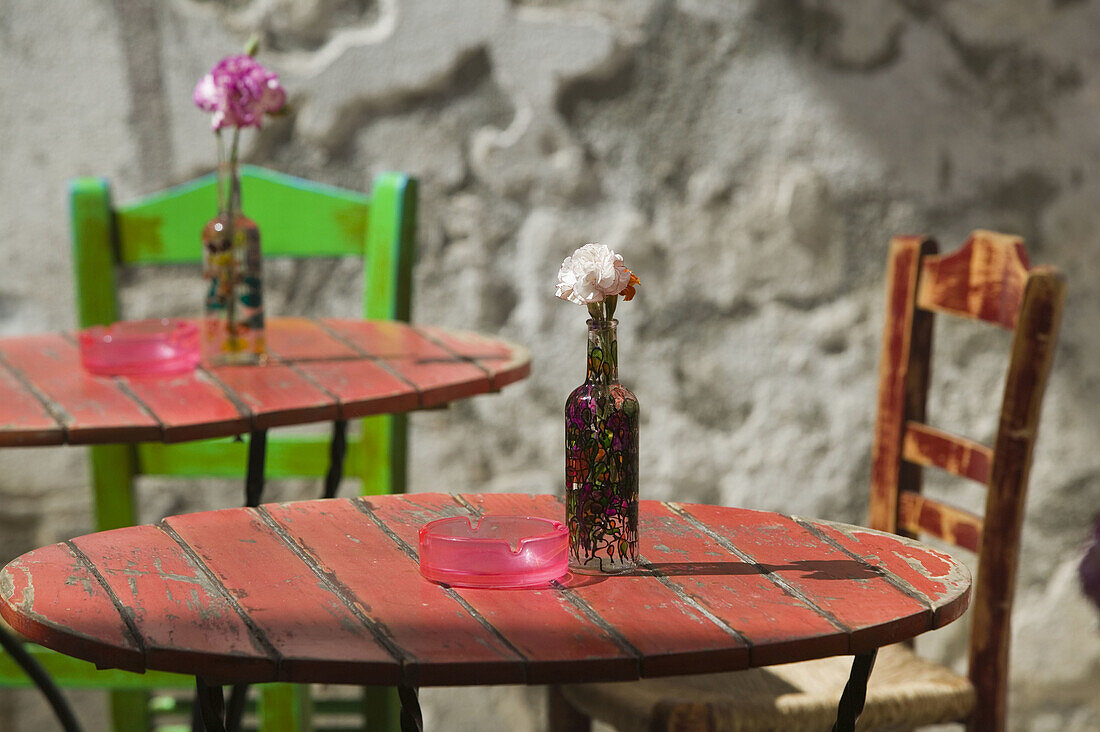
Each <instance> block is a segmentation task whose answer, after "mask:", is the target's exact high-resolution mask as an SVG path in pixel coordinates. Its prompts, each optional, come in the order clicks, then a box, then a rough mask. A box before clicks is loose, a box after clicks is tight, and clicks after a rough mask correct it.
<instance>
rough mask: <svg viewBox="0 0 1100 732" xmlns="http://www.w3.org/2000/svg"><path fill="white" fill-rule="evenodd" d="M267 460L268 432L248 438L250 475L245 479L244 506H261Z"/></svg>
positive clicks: (253, 434) (262, 431)
mask: <svg viewBox="0 0 1100 732" xmlns="http://www.w3.org/2000/svg"><path fill="white" fill-rule="evenodd" d="M266 459H267V430H256V431H255V432H253V433H252V434H250V435H249V437H248V473H247V474H246V475H245V479H244V505H246V506H259V505H260V499H261V498H262V497H263V495H264V461H265V460H266Z"/></svg>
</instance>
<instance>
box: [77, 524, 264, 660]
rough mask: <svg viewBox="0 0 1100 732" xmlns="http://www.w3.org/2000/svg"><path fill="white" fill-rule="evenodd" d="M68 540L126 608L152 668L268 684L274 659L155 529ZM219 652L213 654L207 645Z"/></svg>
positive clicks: (180, 551)
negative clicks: (82, 554)
mask: <svg viewBox="0 0 1100 732" xmlns="http://www.w3.org/2000/svg"><path fill="white" fill-rule="evenodd" d="M121 538H122V537H121V536H120V535H115V534H111V533H98V534H89V535H87V536H82V537H79V538H77V539H74V540H73V543H74V544H75V545H76V546H77V547H78V548H79V549H80V550H81V551H82V552H84V554H85V556H86V557H87V558H88V559H89V560H90V561H91V563H92V564H93V565H94V566H95V567H96V569H97V570H98V572H99V575H100V576H101V577H102V578H103V581H104V582H106V584H107V585H108V586H109V587H110V588H111V590H112V591H113V592H114V594H115V596H116V597H117V598H118V599H119V601H120V602H121V603H122V605H123V606H124V607H126V608H127V610H128V611H129V615H130V618H131V619H132V620H133V622H134V625H135V627H136V628H137V630H138V631H139V632H140V633H141V636H142V638H143V640H144V645H145V655H146V664H147V665H148V666H149V667H151V668H165V669H177V670H178V669H186V670H187V671H188V672H189V673H194V674H202V675H204V676H207V677H213V678H220V679H245V680H251V681H270V680H273V679H274V678H275V669H276V660H277V659H276V657H275V656H273V655H272V654H271V653H270V652H269V651H268V650H266V649H265V648H263V647H262V646H261V645H260V644H259V643H258V642H257V641H256V639H255V638H253V637H252V636H251V634H250V632H249V629H248V626H247V625H246V624H245V622H244V620H243V619H242V618H241V617H240V616H239V615H238V614H237V611H236V609H235V608H234V607H233V605H232V604H231V603H230V602H229V600H228V598H226V597H224V596H223V594H222V593H221V592H220V588H219V587H218V586H217V585H216V584H215V583H214V582H213V581H212V580H211V579H210V578H209V577H208V576H207V575H206V573H204V572H202V571H200V570H199V569H197V568H196V566H195V565H194V563H193V562H192V561H191V559H190V558H189V557H188V556H187V555H186V554H185V553H184V551H183V549H182V548H181V547H180V545H179V544H177V543H176V542H175V541H174V540H173V539H172V538H171V537H170V536H169V535H168V534H166V533H164V532H163V531H161V530H160V529H158V528H157V527H155V526H135V527H133V528H131V529H127V530H126V541H125V542H123V541H120V539H121ZM212 647H214V648H217V652H216V653H211V650H210V649H211V648H212Z"/></svg>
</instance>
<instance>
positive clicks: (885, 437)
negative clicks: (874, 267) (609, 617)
mask: <svg viewBox="0 0 1100 732" xmlns="http://www.w3.org/2000/svg"><path fill="white" fill-rule="evenodd" d="M1064 297H1065V283H1064V281H1063V278H1062V276H1061V275H1060V274H1059V273H1058V272H1057V271H1055V270H1054V269H1052V268H1049V267H1030V266H1029V264H1028V260H1027V254H1026V253H1025V251H1024V246H1023V241H1022V240H1021V239H1019V238H1018V237H1014V236H1006V235H1004V234H997V233H994V232H991V231H975V232H974V233H972V234H971V236H970V238H969V239H968V240H967V242H966V244H965V245H963V246H962V247H961V248H960V249H958V250H957V251H955V252H952V253H950V254H945V255H938V254H937V247H936V243H935V242H934V241H932V240H931V239H929V238H927V237H915V236H912V237H897V238H895V239H894V240H893V241H892V242H891V244H890V257H889V263H888V266H887V275H886V318H885V321H886V322H885V329H884V333H883V339H882V357H881V362H880V371H879V394H878V419H877V421H876V424H875V434H874V447H873V464H872V473H871V500H870V526H871V527H872V528H875V529H881V530H885V531H893V532H896V533H899V534H903V535H906V536H919V535H922V534H931V535H932V536H936V537H939V538H940V539H943V540H945V541H948V542H950V543H952V544H954V545H956V546H959V547H961V548H963V549H967V550H970V551H972V552H976V553H977V554H978V556H979V566H980V574H979V575H978V579H977V582H976V583H975V590H974V598H973V618H972V629H971V633H970V662H969V670H968V676H966V677H963V676H959V675H957V674H955V673H953V672H952V671H950V670H949V669H946V668H943V667H941V666H938V665H936V664H934V663H931V662H929V661H926V660H924V659H921V658H920V657H918V656H917V655H915V654H914V653H913V651H912V650H911V648H910V647H909V646H908V645H905V644H900V645H896V646H888V647H886V648H883V649H881V650H880V652H879V654H878V661H877V665H876V667H875V670H874V673H872V675H871V678H870V683H869V685H868V691H867V701H866V707H865V708H864V712H863V716H862V717H861V718H860V725H859V726H860V728H864V729H875V728H879V727H893V726H901V727H903V728H904V727H912V726H916V725H923V724H935V723H942V722H955V721H964V722H966V723H967V724H968V728H969V729H971V730H1003V729H1004V728H1005V721H1006V716H1007V699H1006V697H1007V678H1008V650H1009V617H1010V614H1011V611H1012V601H1013V593H1014V590H1015V586H1016V570H1017V560H1018V557H1019V541H1020V531H1021V526H1022V523H1023V512H1024V499H1025V496H1026V492H1027V483H1028V471H1029V468H1030V466H1031V456H1032V449H1033V447H1034V445H1035V438H1036V434H1037V431H1038V426H1039V414H1040V406H1041V404H1042V400H1043V392H1044V389H1045V387H1046V382H1047V376H1048V374H1049V371H1050V366H1051V361H1052V359H1053V356H1054V348H1055V342H1056V340H1057V337H1058V327H1059V322H1060V318H1061V314H1062V304H1063V301H1064ZM935 313H948V314H951V315H956V316H961V317H964V318H970V319H974V320H982V321H985V322H987V323H991V324H993V325H997V326H1000V327H1002V328H1006V329H1008V330H1010V331H1012V333H1013V343H1012V354H1011V357H1010V359H1009V363H1008V375H1007V379H1006V383H1005V390H1004V398H1003V401H1002V403H1001V416H1000V424H999V427H998V430H997V438H996V442H995V443H994V446H993V448H992V449H990V448H988V447H986V446H984V445H980V444H978V443H976V442H972V441H970V440H968V439H965V438H963V437H958V436H955V435H952V434H948V433H946V432H943V431H941V430H937V429H934V428H932V427H929V426H928V425H927V424H926V423H925V419H926V416H925V403H926V396H927V393H928V383H929V374H930V370H931V347H932V321H933V315H934V314H935ZM925 466H932V467H937V468H940V469H942V470H945V471H947V472H948V473H951V474H953V475H956V476H960V477H963V478H968V479H970V480H973V481H976V482H978V483H980V484H982V485H984V486H986V488H987V494H986V502H985V515H984V520H983V518H982V517H979V516H976V515H973V514H971V513H969V512H967V511H963V510H961V509H958V508H955V507H953V506H950V505H948V504H946V503H944V502H941V501H938V500H934V499H932V498H929V497H926V496H924V495H922V492H921V478H922V471H923V468H924V467H925ZM654 632H659V629H654ZM850 665H851V664H850V663H848V662H847V661H846V659H845V658H844V657H837V658H826V659H821V660H816V661H807V662H803V663H796V664H788V665H785V666H774V667H770V668H760V669H751V670H749V671H744V672H739V673H733V674H717V675H709V676H684V677H678V678H674V679H671V680H669V679H659V680H648V681H641V682H633V683H616V684H585V685H573V686H566V687H562V688H561V689H555V690H553V691H552V692H551V720H552V729H555V730H559V731H560V730H573V731H576V730H582V729H588V728H589V722H590V719H591V718H595V719H600V720H602V721H605V722H609V723H611V724H613V725H615V726H616V727H617V728H618V729H620V730H647V731H654V730H669V731H672V730H675V731H676V732H690V731H695V730H698V731H700V732H702V731H707V732H710V731H717V730H723V731H724V732H726V731H733V730H777V729H778V730H795V729H797V730H819V729H820V730H827V729H829V728H830V726H831V725H832V724H833V720H834V718H835V716H836V710H837V703H838V699H839V698H840V695H841V691H842V689H843V688H844V684H845V682H846V681H847V679H848V674H849V667H850Z"/></svg>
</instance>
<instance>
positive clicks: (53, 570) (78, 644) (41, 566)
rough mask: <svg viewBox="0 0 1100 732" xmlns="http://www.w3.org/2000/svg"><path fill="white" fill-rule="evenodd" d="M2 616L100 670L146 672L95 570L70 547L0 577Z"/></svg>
mask: <svg viewBox="0 0 1100 732" xmlns="http://www.w3.org/2000/svg"><path fill="white" fill-rule="evenodd" d="M0 601H2V602H0V610H2V611H3V615H4V619H5V620H7V621H8V624H9V625H10V626H11V627H12V628H14V629H15V630H16V631H18V632H19V633H22V634H23V635H25V636H26V637H28V638H33V639H35V640H36V641H38V642H39V643H42V644H43V645H47V646H49V647H50V648H53V649H54V650H56V651H61V652H62V653H66V654H68V655H70V656H76V657H77V658H83V659H85V660H88V661H93V662H94V663H96V664H98V665H100V666H106V667H113V668H122V669H126V670H128V671H143V670H145V658H144V653H143V651H142V648H141V646H140V645H139V644H138V642H137V640H136V639H135V638H134V636H133V635H132V634H131V632H130V630H129V628H128V627H127V626H126V622H125V620H124V619H123V617H122V615H121V613H120V612H119V609H118V607H117V606H116V605H115V603H114V601H113V600H112V599H111V596H110V594H108V592H107V590H106V589H105V588H104V587H103V585H102V584H101V583H100V581H99V578H98V577H96V576H95V574H94V573H93V572H92V570H91V569H90V568H89V567H88V566H87V565H86V564H85V563H84V561H83V560H82V559H81V558H80V557H79V556H78V555H77V554H76V552H74V551H73V550H72V548H70V547H69V546H68V545H67V544H53V545H51V546H47V547H43V548H41V549H36V550H35V551H33V552H31V553H29V554H24V555H23V556H21V557H19V558H17V559H13V560H12V561H11V562H9V563H8V565H7V566H6V567H4V569H3V570H2V571H0Z"/></svg>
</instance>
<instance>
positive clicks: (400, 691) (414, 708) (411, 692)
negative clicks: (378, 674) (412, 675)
mask: <svg viewBox="0 0 1100 732" xmlns="http://www.w3.org/2000/svg"><path fill="white" fill-rule="evenodd" d="M397 696H398V697H399V698H400V699H401V732H424V717H423V715H421V713H420V700H419V699H417V698H416V689H415V688H414V687H412V686H398V687H397Z"/></svg>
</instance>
